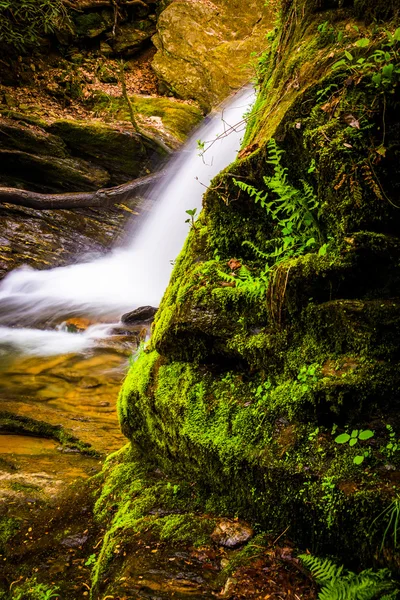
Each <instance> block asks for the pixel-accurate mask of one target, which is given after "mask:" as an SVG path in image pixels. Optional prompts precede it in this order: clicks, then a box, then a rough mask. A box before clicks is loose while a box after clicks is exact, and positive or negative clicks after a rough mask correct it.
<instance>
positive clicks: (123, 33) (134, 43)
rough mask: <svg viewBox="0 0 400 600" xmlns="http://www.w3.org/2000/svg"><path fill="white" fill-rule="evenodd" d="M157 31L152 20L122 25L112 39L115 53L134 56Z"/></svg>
mask: <svg viewBox="0 0 400 600" xmlns="http://www.w3.org/2000/svg"><path fill="white" fill-rule="evenodd" d="M155 32H156V30H155V25H154V23H152V22H151V21H141V22H140V23H133V24H126V25H122V26H121V27H120V29H119V31H118V32H117V34H116V36H115V38H114V40H113V41H112V46H113V50H114V52H115V54H123V55H124V56H126V57H130V56H133V55H134V54H136V53H137V52H138V51H139V50H140V49H141V48H142V47H143V46H144V45H145V44H146V42H149V41H150V39H151V37H152V35H154V33H155Z"/></svg>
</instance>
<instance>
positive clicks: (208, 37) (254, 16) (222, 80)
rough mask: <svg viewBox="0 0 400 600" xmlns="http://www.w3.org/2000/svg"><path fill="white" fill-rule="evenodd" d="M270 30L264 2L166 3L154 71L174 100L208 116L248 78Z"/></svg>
mask: <svg viewBox="0 0 400 600" xmlns="http://www.w3.org/2000/svg"><path fill="white" fill-rule="evenodd" d="M165 4H166V3H164V6H165ZM162 6H163V5H162ZM270 26H271V11H270V9H268V8H267V6H266V4H265V2H264V1H263V0H251V1H250V2H249V1H247V2H242V1H241V0H234V1H231V0H216V1H215V2H210V1H209V0H201V1H200V2H193V1H192V0H176V1H173V2H169V3H167V6H166V7H165V8H164V9H163V10H162V12H161V13H160V15H159V17H158V21H157V34H156V35H155V36H154V37H153V43H154V45H155V46H156V48H157V53H156V55H155V57H154V60H153V68H154V69H155V71H156V73H157V75H158V77H159V78H160V80H161V81H162V82H164V85H165V86H166V88H168V89H170V90H171V91H172V92H173V93H174V94H176V95H178V96H179V97H181V98H194V99H195V100H197V101H198V102H199V103H200V105H201V106H202V107H203V108H204V109H205V110H210V108H211V107H212V106H215V105H216V104H218V103H219V102H221V101H222V100H224V99H225V98H226V97H227V96H228V95H229V94H230V93H231V92H232V91H233V90H235V89H237V88H238V87H240V86H241V85H243V84H244V83H246V82H247V81H248V80H249V78H251V77H252V75H253V74H254V65H253V66H252V64H251V63H252V62H253V61H255V60H256V58H254V57H257V54H258V53H259V52H261V51H262V50H263V48H264V43H265V35H266V33H267V31H268V29H269V28H270ZM251 55H252V56H253V58H251Z"/></svg>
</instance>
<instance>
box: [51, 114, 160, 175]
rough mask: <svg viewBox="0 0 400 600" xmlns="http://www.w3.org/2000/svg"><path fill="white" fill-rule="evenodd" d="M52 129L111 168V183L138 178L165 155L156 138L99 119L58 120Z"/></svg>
mask: <svg viewBox="0 0 400 600" xmlns="http://www.w3.org/2000/svg"><path fill="white" fill-rule="evenodd" d="M49 131H50V132H52V133H53V134H55V135H57V136H58V137H60V138H61V139H62V140H63V141H64V142H65V144H66V145H67V146H68V148H69V149H70V151H71V152H72V153H73V154H75V155H78V156H82V157H84V158H87V159H89V160H90V159H91V160H95V161H96V163H97V164H99V165H100V166H101V167H103V168H104V169H107V171H108V172H109V173H110V184H111V185H118V184H120V183H124V182H125V181H127V180H129V179H134V178H135V177H137V176H139V175H140V174H143V173H145V172H146V169H148V168H149V167H151V166H153V165H154V164H156V163H157V159H158V160H159V159H160V157H162V156H165V151H164V150H163V149H162V148H161V147H160V146H159V145H157V143H156V141H154V142H152V141H150V140H148V139H146V138H143V137H141V136H139V135H138V134H137V133H135V132H134V131H133V130H132V131H127V130H123V131H121V130H120V129H119V128H117V127H112V126H109V125H105V124H103V123H100V122H98V121H96V122H92V123H88V122H87V121H72V120H62V121H55V122H54V123H53V124H52V125H51V126H50V127H49Z"/></svg>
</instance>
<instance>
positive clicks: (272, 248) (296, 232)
mask: <svg viewBox="0 0 400 600" xmlns="http://www.w3.org/2000/svg"><path fill="white" fill-rule="evenodd" d="M267 147H268V152H269V157H268V160H267V163H268V164H270V165H272V166H273V169H274V174H273V175H271V176H264V178H263V179H264V183H265V185H266V187H267V190H257V189H256V188H255V187H253V186H252V185H249V184H247V183H244V182H243V181H238V180H236V179H234V180H233V182H234V183H235V185H237V186H238V187H239V188H240V189H241V190H243V191H244V192H246V193H247V194H249V196H250V198H252V199H253V200H254V202H255V203H256V204H260V205H261V207H262V208H264V209H265V210H266V212H267V213H268V214H269V215H270V217H271V218H272V220H273V222H274V224H275V225H276V228H277V230H278V231H279V236H278V237H276V238H273V239H272V240H269V241H267V242H266V248H265V249H264V250H261V249H260V248H258V247H257V246H256V245H255V244H254V243H253V242H251V241H249V240H246V241H245V242H243V245H247V246H249V247H250V248H251V249H252V250H253V252H254V254H255V255H256V256H257V257H258V258H260V259H263V260H265V261H266V264H265V267H264V269H263V270H262V271H261V273H260V274H259V275H257V276H256V277H254V276H253V275H252V274H251V272H250V270H249V269H247V268H246V267H242V268H241V269H240V270H239V272H238V276H232V275H231V276H229V275H228V276H226V274H222V273H221V276H224V275H225V277H224V278H225V279H226V280H228V281H236V285H237V287H245V288H246V291H249V292H250V293H253V294H254V295H257V296H262V295H264V294H265V292H266V289H267V286H268V282H269V279H270V277H271V273H272V271H273V270H274V269H276V267H277V266H278V265H279V264H281V263H282V262H284V261H286V260H288V259H290V258H293V257H296V256H300V255H301V254H304V253H306V252H311V251H315V250H316V249H318V248H319V251H320V254H322V255H323V254H325V253H326V245H325V244H324V245H322V234H321V231H320V228H319V225H318V206H319V203H318V200H317V197H316V196H315V194H314V190H313V188H312V186H311V185H310V184H309V183H307V182H306V181H302V186H303V189H298V188H296V187H294V186H293V185H292V184H291V183H290V182H289V180H288V177H287V171H288V169H287V168H286V167H283V166H282V164H281V156H282V154H284V151H283V150H280V149H279V148H278V146H277V144H276V142H275V140H274V139H271V140H270V141H269V142H268V144H267ZM314 169H315V165H314V164H312V165H311V166H310V169H309V172H312V171H313V170H314ZM271 194H272V198H271V199H270V200H269V201H267V200H268V199H269V198H270V195H271Z"/></svg>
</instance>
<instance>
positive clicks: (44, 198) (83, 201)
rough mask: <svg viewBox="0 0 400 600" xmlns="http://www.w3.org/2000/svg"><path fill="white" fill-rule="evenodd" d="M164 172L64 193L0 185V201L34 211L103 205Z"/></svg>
mask: <svg viewBox="0 0 400 600" xmlns="http://www.w3.org/2000/svg"><path fill="white" fill-rule="evenodd" d="M164 175H165V171H157V173H152V174H151V175H146V176H145V177H139V178H138V179H134V180H133V181H128V182H127V183H123V184H122V185H118V186H116V187H112V188H104V189H101V190H96V191H94V192H67V193H64V194H40V193H36V192H30V191H28V190H20V189H18V188H8V187H0V203H7V204H15V205H17V206H23V207H25V208H35V209H37V210H56V209H68V210H71V209H74V208H99V207H100V208H106V207H108V206H110V205H111V204H114V203H115V202H123V201H124V200H126V199H127V198H128V197H131V196H132V195H134V193H136V192H137V191H138V190H140V189H143V188H145V187H149V186H150V185H152V184H153V183H155V182H156V181H158V180H160V179H161V178H162V177H163V176H164Z"/></svg>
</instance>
